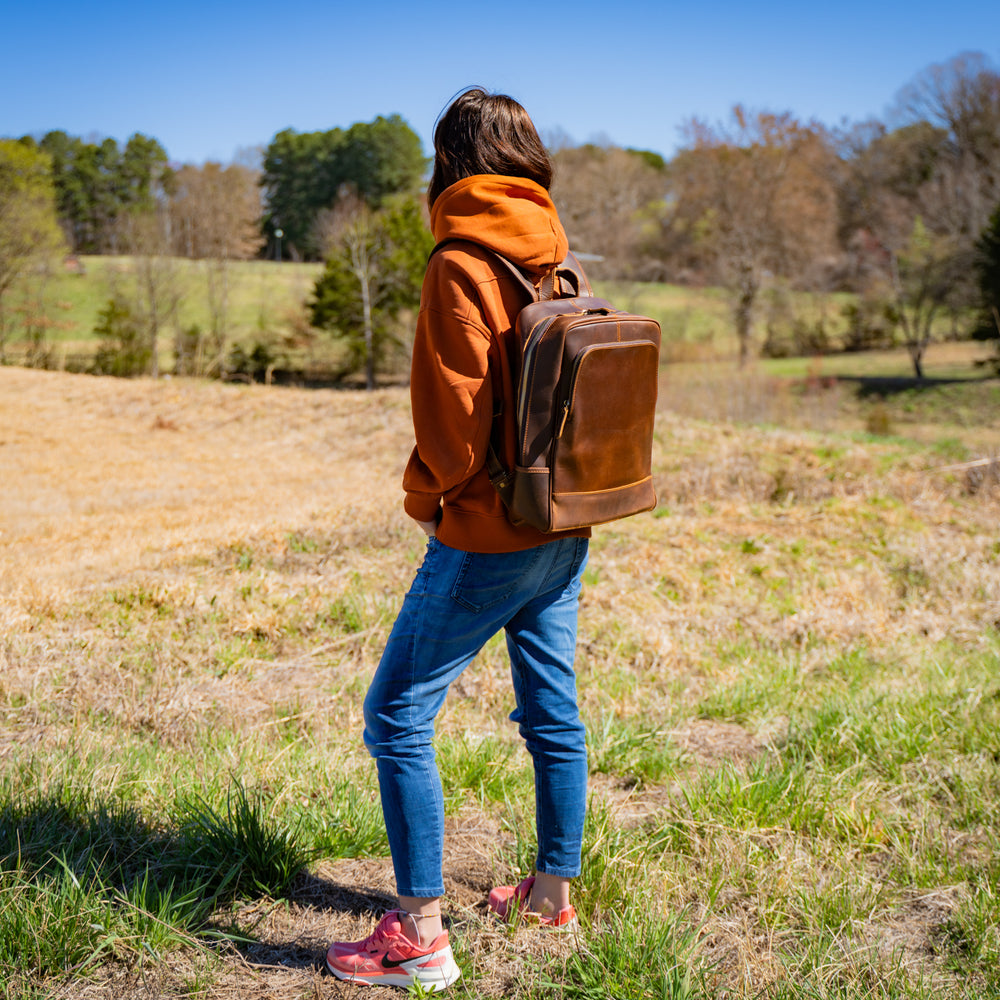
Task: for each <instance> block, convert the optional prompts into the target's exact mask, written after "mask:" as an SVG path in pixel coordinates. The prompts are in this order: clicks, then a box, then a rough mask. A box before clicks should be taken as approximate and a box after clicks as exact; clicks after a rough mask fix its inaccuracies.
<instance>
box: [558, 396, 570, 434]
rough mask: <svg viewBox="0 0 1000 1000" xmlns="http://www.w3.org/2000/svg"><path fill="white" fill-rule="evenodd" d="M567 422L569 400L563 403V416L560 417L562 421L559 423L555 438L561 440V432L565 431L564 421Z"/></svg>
mask: <svg viewBox="0 0 1000 1000" xmlns="http://www.w3.org/2000/svg"><path fill="white" fill-rule="evenodd" d="M567 420H569V400H568V399H567V400H566V402H565V403H563V415H562V420H561V421H560V423H559V433H558V434H557V435H556V438H561V437H562V434H563V431H564V430H565V429H566V421H567Z"/></svg>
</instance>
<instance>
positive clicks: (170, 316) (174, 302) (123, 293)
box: [113, 210, 183, 378]
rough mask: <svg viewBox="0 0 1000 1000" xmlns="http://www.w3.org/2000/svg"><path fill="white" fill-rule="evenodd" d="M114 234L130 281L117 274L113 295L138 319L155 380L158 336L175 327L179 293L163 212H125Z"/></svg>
mask: <svg viewBox="0 0 1000 1000" xmlns="http://www.w3.org/2000/svg"><path fill="white" fill-rule="evenodd" d="M118 233H119V239H120V242H121V246H122V247H123V248H124V249H125V251H126V253H128V254H129V255H131V258H132V261H131V275H130V277H131V279H132V280H131V281H129V280H128V277H129V276H126V275H117V276H116V277H115V279H114V280H115V283H116V285H117V287H116V288H115V289H114V290H113V293H114V296H115V297H117V298H119V299H121V300H122V301H124V302H127V303H128V305H129V307H130V308H131V310H132V312H133V314H134V315H135V316H136V317H137V318H138V320H139V322H140V324H141V326H142V329H143V330H144V333H145V339H146V343H147V345H148V348H149V351H150V374H151V375H152V376H153V377H154V378H157V377H158V376H159V374H160V364H159V348H160V336H161V333H162V332H163V330H164V328H165V327H166V326H167V325H168V324H173V325H176V322H177V306H178V304H179V302H180V299H181V295H182V294H183V287H182V279H181V274H180V269H179V268H178V266H177V260H176V258H175V257H173V256H172V254H171V253H170V249H171V247H170V240H169V229H168V220H167V216H166V213H165V212H163V211H162V210H154V211H151V212H142V213H128V214H126V215H124V216H122V218H121V219H119V224H118Z"/></svg>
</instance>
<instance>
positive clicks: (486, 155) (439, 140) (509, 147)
mask: <svg viewBox="0 0 1000 1000" xmlns="http://www.w3.org/2000/svg"><path fill="white" fill-rule="evenodd" d="M473 174H504V175H506V176H508V177H526V178H528V179H529V180H532V181H535V182H536V183H537V184H540V185H541V186H542V187H543V188H545V189H546V190H548V188H549V185H550V184H551V183H552V161H551V160H550V159H549V154H548V153H547V152H546V151H545V146H543V145H542V140H541V139H540V138H539V137H538V132H537V131H535V126H534V125H533V124H532V121H531V119H530V118H529V117H528V112H527V111H525V110H524V108H523V107H521V105H520V104H518V102H517V101H515V100H514V98H513V97H508V96H507V95H506V94H490V93H488V92H487V91H485V90H483V89H482V88H481V87H473V88H471V89H470V90H466V91H465V92H464V93H462V94H459V96H458V97H456V98H455V100H454V101H452V103H451V105H450V106H449V107H448V109H447V110H446V111H445V112H444V114H443V115H442V116H441V118H440V119H439V120H438V123H437V126H436V127H435V129H434V172H433V173H432V174H431V183H430V186H429V187H428V189H427V200H428V202H429V203H430V204H431V205H433V204H434V202H435V201H436V200H437V197H438V195H439V194H441V192H442V191H444V189H445V188H447V187H450V186H451V185H452V184H454V183H455V182H456V181H460V180H462V178H463V177H471V176H472V175H473Z"/></svg>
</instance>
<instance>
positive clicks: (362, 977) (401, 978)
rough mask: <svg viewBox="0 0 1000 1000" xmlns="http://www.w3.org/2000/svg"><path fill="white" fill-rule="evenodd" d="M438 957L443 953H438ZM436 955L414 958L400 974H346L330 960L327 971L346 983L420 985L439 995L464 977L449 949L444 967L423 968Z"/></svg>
mask: <svg viewBox="0 0 1000 1000" xmlns="http://www.w3.org/2000/svg"><path fill="white" fill-rule="evenodd" d="M437 954H438V955H440V954H441V952H438V953H437ZM435 957H437V956H435V955H423V956H421V957H420V958H414V959H413V960H412V961H410V962H404V963H403V964H402V965H401V966H400V967H399V971H398V972H385V973H381V972H380V973H376V974H372V973H368V974H359V973H356V972H345V971H344V970H343V969H338V968H336V967H335V966H333V965H331V964H330V960H329V958H328V959H327V960H326V968H327V971H328V972H329V973H330V974H331V975H334V976H336V977H337V978H338V979H340V980H342V981H343V982H345V983H357V984H358V985H363V986H404V987H410V986H413V985H414V984H415V983H420V985H421V987H422V988H423V989H424V990H427V991H429V992H431V993H437V992H438V991H439V990H443V989H446V988H447V987H449V986H451V984H452V983H454V982H457V980H458V979H459V978H460V977H461V975H462V970H461V969H460V968H459V967H458V965H457V964H456V963H455V959H454V958H453V957H452V955H451V949H450V948H449V949H448V955H447V958H448V961H447V962H446V963H445V964H444V965H439V966H436V967H434V968H430V969H426V968H422V967H421V964H420V963H421V962H426V961H427V960H428V959H431V958H435Z"/></svg>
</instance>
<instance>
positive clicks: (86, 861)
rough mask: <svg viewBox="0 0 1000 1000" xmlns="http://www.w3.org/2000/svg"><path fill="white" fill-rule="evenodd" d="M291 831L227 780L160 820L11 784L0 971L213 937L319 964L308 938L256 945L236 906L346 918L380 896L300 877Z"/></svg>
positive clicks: (303, 857)
mask: <svg viewBox="0 0 1000 1000" xmlns="http://www.w3.org/2000/svg"><path fill="white" fill-rule="evenodd" d="M297 834H298V831H297V829H290V828H289V827H288V826H286V825H285V824H283V823H282V822H280V821H279V820H278V819H277V818H276V817H275V816H274V815H272V810H271V809H270V807H268V806H267V805H266V804H265V803H264V801H263V800H262V799H261V798H259V797H255V796H253V795H250V794H249V793H247V792H246V790H245V789H243V787H242V786H240V785H238V784H234V785H232V786H231V788H230V789H229V791H228V793H227V795H226V798H225V800H224V801H223V802H222V803H217V804H213V803H209V802H207V801H206V800H204V799H201V798H189V799H186V800H183V801H181V802H178V803H177V804H176V805H175V807H174V808H173V810H172V811H171V814H170V816H169V818H168V821H167V822H164V823H153V822H150V821H149V820H148V819H147V818H146V817H144V816H143V815H142V814H141V813H140V811H139V810H138V809H137V808H136V807H135V806H133V805H131V804H129V803H126V802H122V801H120V800H117V799H113V798H108V797H101V796H100V795H97V794H94V793H92V792H90V791H83V792H81V791H80V790H79V789H67V788H56V789H53V790H50V791H48V792H45V793H43V794H35V795H33V794H31V793H30V792H23V793H21V794H20V795H19V796H16V797H14V798H12V799H9V800H8V801H7V802H6V803H3V804H2V805H0V969H3V968H8V967H9V968H19V969H21V970H23V971H24V972H26V973H29V974H34V975H38V976H47V975H59V974H64V973H67V972H70V971H78V970H80V969H81V968H85V967H93V966H95V965H98V964H100V963H102V962H104V961H113V960H117V959H125V960H128V961H132V960H137V959H140V958H142V956H143V955H144V954H147V955H148V954H153V955H157V954H160V953H161V952H162V950H163V949H164V948H167V949H169V948H172V947H176V946H180V945H184V944H188V945H197V946H200V947H204V948H206V949H212V948H214V947H215V946H217V945H218V944H219V943H220V942H226V943H228V944H229V945H230V946H233V947H235V948H236V949H237V950H238V951H239V952H241V953H242V954H243V955H244V956H245V958H246V959H248V960H250V961H252V962H254V963H255V964H271V965H273V964H279V965H283V966H286V967H301V968H309V967H312V968H318V967H321V966H322V962H323V955H324V951H325V948H324V947H322V942H319V941H317V942H315V943H313V942H309V941H306V940H303V941H293V942H291V943H289V944H285V945H280V946H274V945H272V944H267V943H265V942H263V941H260V940H257V939H256V930H255V928H254V926H253V921H252V920H250V921H245V920H244V919H243V914H244V913H246V912H248V911H249V910H250V909H251V908H253V907H255V905H256V903H257V902H258V901H261V900H266V901H267V903H268V904H270V902H271V901H272V900H276V899H288V900H295V901H302V902H309V903H312V905H317V904H318V905H320V906H323V907H324V908H325V907H330V908H332V909H335V910H338V911H340V912H343V913H344V914H345V915H346V914H357V915H360V914H364V913H367V912H369V911H373V910H382V909H384V908H385V906H386V897H385V895H384V894H382V893H376V892H370V891H366V890H363V889H362V890H357V889H347V888H345V887H343V886H338V885H333V884H330V883H326V882H324V881H323V880H321V879H317V878H315V877H313V876H311V875H309V874H308V872H307V871H306V870H305V866H306V865H307V863H308V862H309V861H310V860H311V859H312V858H313V857H314V856H315V852H314V851H312V850H311V849H308V848H306V847H303V846H302V844H301V843H300V840H299V838H298V836H297ZM243 902H246V903H247V904H248V905H247V907H246V908H245V909H243V910H241V906H240V904H241V903H243ZM45 928H50V929H52V928H58V931H59V932H58V933H45ZM29 952H30V954H29Z"/></svg>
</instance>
